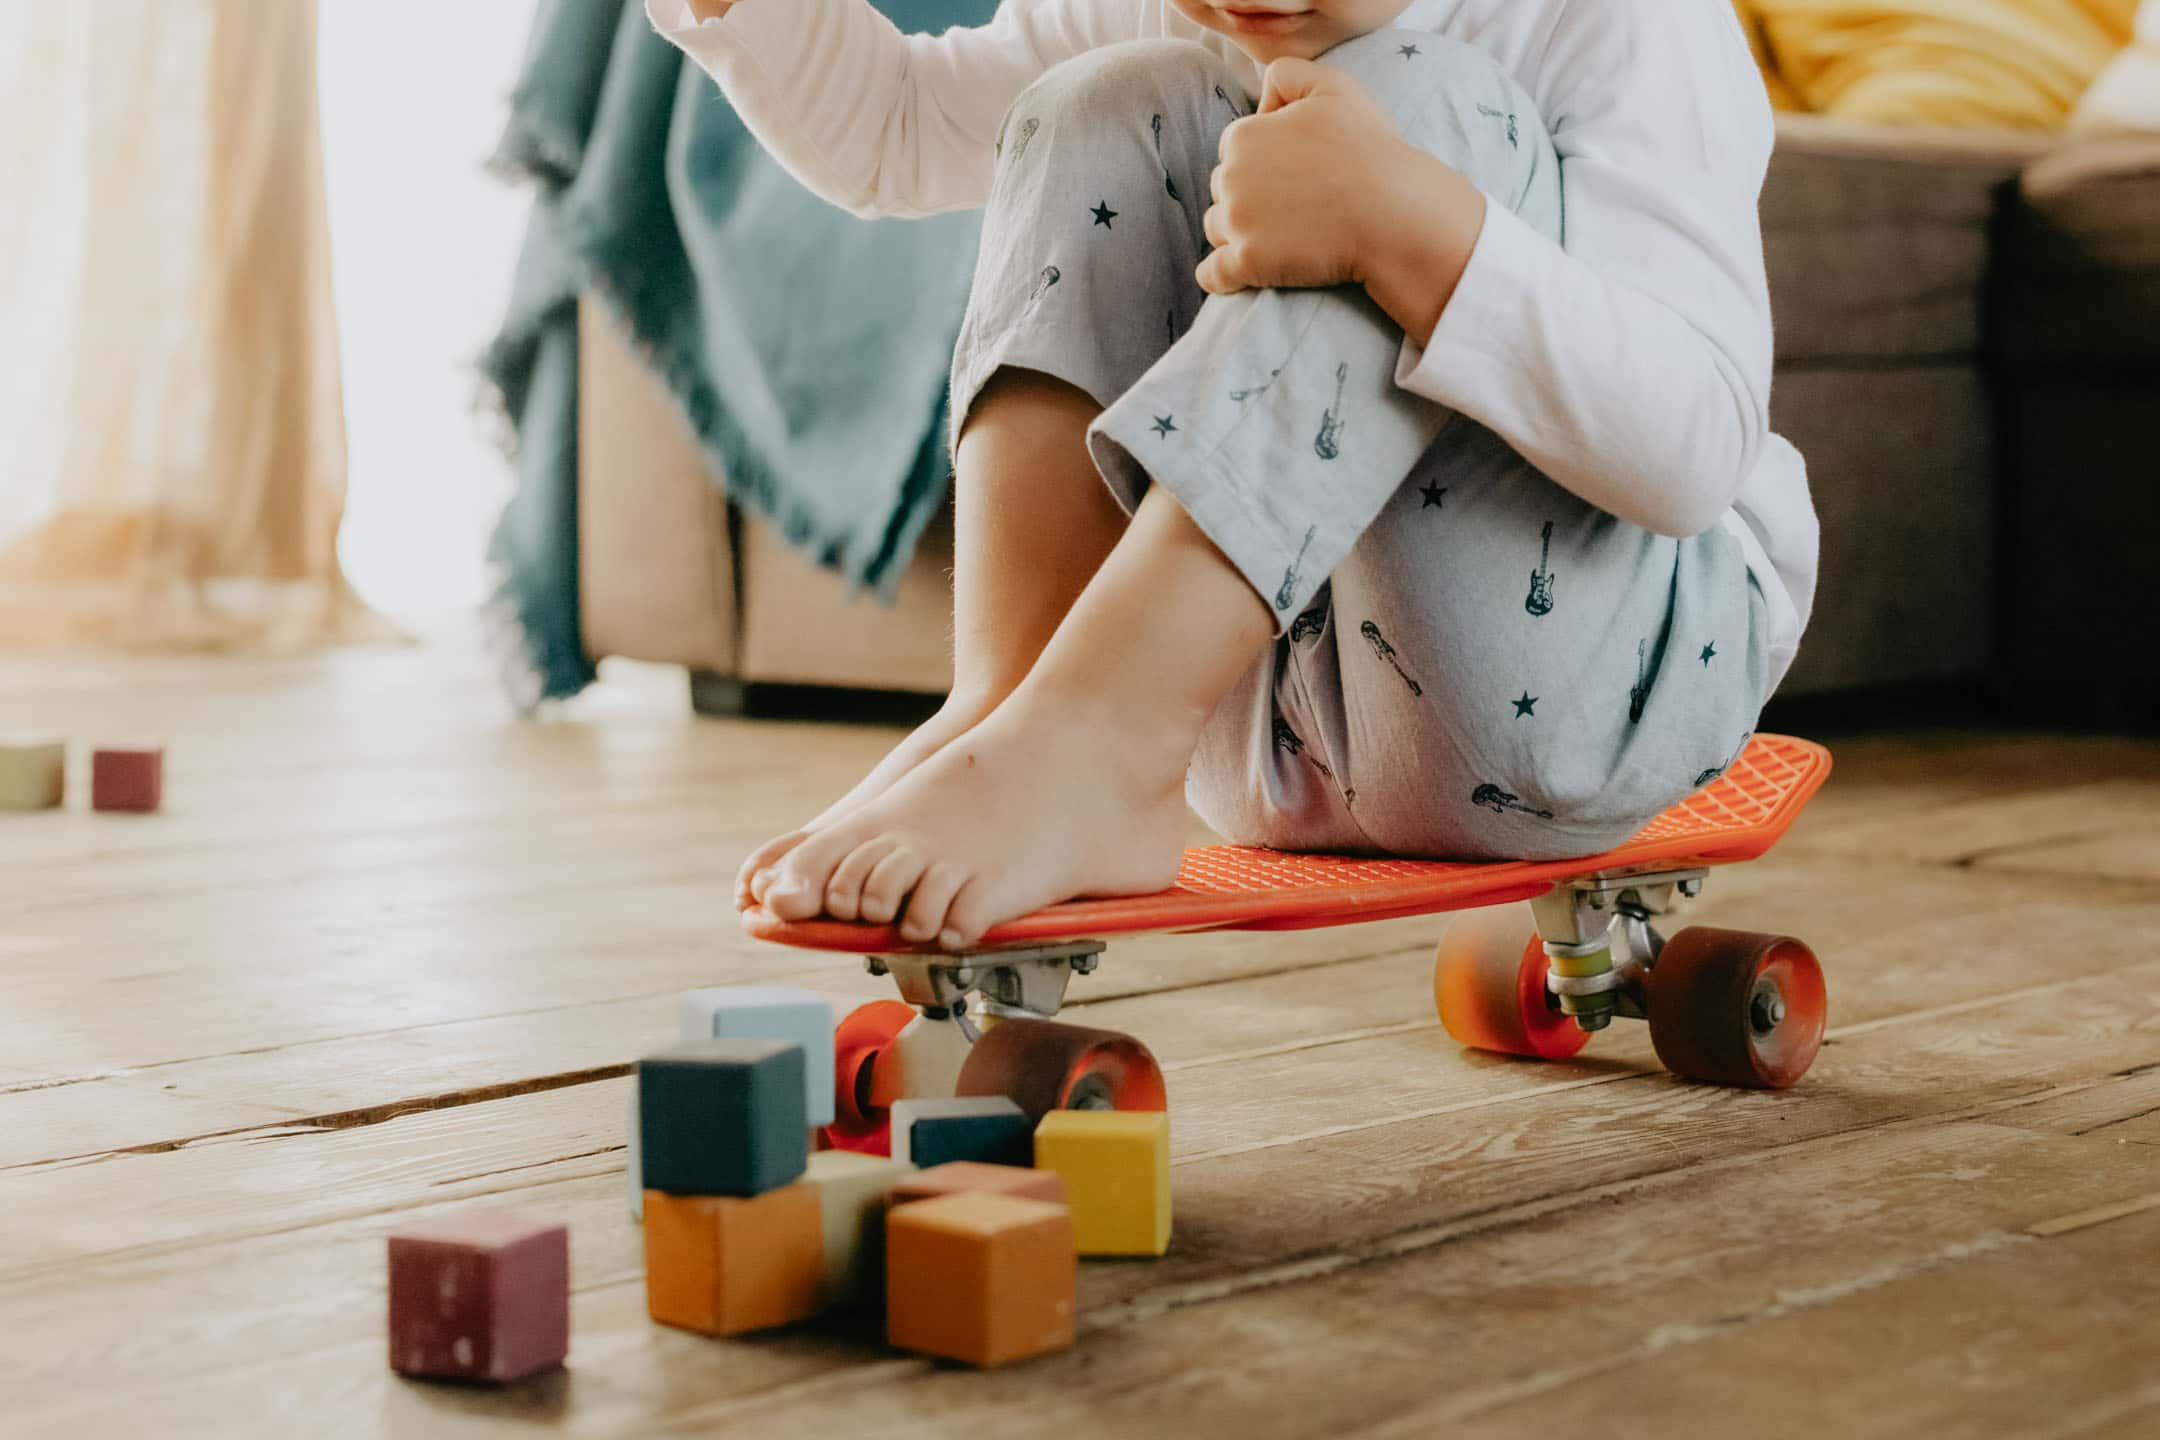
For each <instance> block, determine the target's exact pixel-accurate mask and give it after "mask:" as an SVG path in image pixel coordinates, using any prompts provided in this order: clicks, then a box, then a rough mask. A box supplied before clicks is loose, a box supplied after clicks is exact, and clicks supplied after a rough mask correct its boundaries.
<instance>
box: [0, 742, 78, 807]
mask: <svg viewBox="0 0 2160 1440" xmlns="http://www.w3.org/2000/svg"><path fill="white" fill-rule="evenodd" d="M66 776H67V745H66V744H65V742H63V741H59V740H48V739H45V738H44V737H43V736H19V737H18V736H7V735H0V810H51V809H53V808H54V807H56V806H57V805H59V804H60V801H61V799H62V797H63V795H64V793H65V791H66V789H67V780H66Z"/></svg>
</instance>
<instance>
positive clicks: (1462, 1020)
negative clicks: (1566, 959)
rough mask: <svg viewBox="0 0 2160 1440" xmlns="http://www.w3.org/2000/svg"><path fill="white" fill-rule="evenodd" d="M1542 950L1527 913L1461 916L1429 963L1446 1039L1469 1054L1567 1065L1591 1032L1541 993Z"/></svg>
mask: <svg viewBox="0 0 2160 1440" xmlns="http://www.w3.org/2000/svg"><path fill="white" fill-rule="evenodd" d="M1547 964H1548V962H1547V960H1546V958H1545V946H1544V944H1543V943H1542V942H1541V941H1540V940H1539V939H1538V933H1537V926H1536V925H1534V924H1533V923H1532V922H1531V920H1530V917H1529V913H1528V911H1527V909H1526V907H1524V906H1521V905H1510V906H1506V907H1504V908H1502V909H1498V910H1487V911H1482V912H1480V913H1478V914H1474V915H1466V916H1464V917H1463V918H1462V919H1460V920H1457V921H1456V922H1455V923H1454V924H1453V925H1451V926H1449V927H1448V932H1447V934H1446V935H1445V936H1443V937H1442V938H1441V941H1440V949H1439V952H1438V953H1437V954H1436V955H1435V956H1434V959H1433V1006H1434V1008H1435V1009H1437V1010H1438V1011H1439V1012H1440V1023H1441V1024H1442V1025H1444V1026H1446V1027H1447V1032H1448V1034H1450V1035H1452V1036H1454V1037H1455V1039H1456V1040H1457V1041H1458V1042H1460V1043H1461V1044H1464V1045H1467V1046H1469V1047H1470V1048H1471V1049H1473V1050H1495V1051H1498V1052H1499V1053H1500V1054H1503V1055H1526V1056H1529V1057H1530V1058H1532V1059H1535V1060H1565V1059H1567V1058H1568V1057H1569V1056H1571V1055H1573V1054H1575V1053H1576V1052H1577V1051H1578V1050H1581V1049H1582V1048H1583V1046H1585V1045H1587V1044H1589V1043H1590V1034H1589V1032H1588V1031H1586V1030H1584V1029H1583V1028H1582V1027H1581V1026H1580V1025H1577V1024H1576V1023H1575V1022H1574V1020H1572V1019H1571V1018H1569V1017H1568V1016H1567V1015H1564V1014H1562V1013H1561V1012H1560V1009H1559V1008H1558V1007H1557V1006H1556V1005H1555V1004H1554V1003H1553V1001H1552V997H1551V994H1550V992H1548V991H1547V990H1546V988H1545V975H1546V969H1547Z"/></svg>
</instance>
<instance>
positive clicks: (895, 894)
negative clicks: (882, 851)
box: [858, 845, 930, 925]
mask: <svg viewBox="0 0 2160 1440" xmlns="http://www.w3.org/2000/svg"><path fill="white" fill-rule="evenodd" d="M929 865H930V862H929V861H928V860H927V859H926V858H924V856H923V855H922V853H921V852H920V851H917V850H911V849H909V848H908V847H907V846H905V845H895V846H894V847H893V849H892V853H891V854H889V855H887V856H886V857H885V858H884V859H882V860H880V861H878V863H877V864H876V865H874V866H872V867H871V870H870V877H869V878H868V879H867V880H865V881H863V891H862V900H861V902H860V905H859V907H858V908H859V911H860V913H861V915H862V918H863V919H865V920H867V921H869V922H870V923H871V924H872V925H890V924H891V923H892V918H893V916H895V915H898V914H899V913H900V902H901V901H903V900H905V899H907V897H908V892H909V891H910V890H913V889H914V888H915V882H916V881H917V880H920V879H921V878H922V873H923V871H924V870H926V869H928V868H929Z"/></svg>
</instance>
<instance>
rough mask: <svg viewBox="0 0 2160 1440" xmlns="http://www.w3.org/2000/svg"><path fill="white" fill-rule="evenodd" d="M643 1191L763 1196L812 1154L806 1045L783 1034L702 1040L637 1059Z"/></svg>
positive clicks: (797, 1170) (794, 1176)
mask: <svg viewBox="0 0 2160 1440" xmlns="http://www.w3.org/2000/svg"><path fill="white" fill-rule="evenodd" d="M637 1090H638V1128H639V1130H640V1131H641V1132H642V1133H641V1135H640V1141H641V1143H640V1147H639V1149H640V1154H639V1156H638V1159H639V1162H640V1164H641V1165H642V1167H643V1169H644V1180H645V1188H646V1189H648V1190H665V1191H667V1192H668V1193H670V1194H673V1195H740V1196H750V1195H762V1194H764V1193H765V1192H766V1191H768V1190H777V1189H779V1188H780V1187H781V1186H782V1185H785V1184H787V1183H789V1182H790V1181H792V1180H795V1179H797V1178H798V1177H800V1176H801V1174H802V1173H803V1168H804V1166H805V1165H806V1164H807V1163H808V1162H809V1159H810V1124H809V1121H808V1120H807V1119H806V1118H805V1117H804V1114H803V1052H802V1047H801V1046H800V1045H791V1044H788V1043H786V1042H784V1041H780V1040H703V1041H700V1042H698V1043H697V1044H695V1045H681V1046H677V1047H676V1048H675V1049H673V1050H667V1051H663V1052H662V1053H660V1054H658V1055H649V1056H647V1057H646V1058H645V1059H643V1060H640V1061H639V1062H638V1076H637Z"/></svg>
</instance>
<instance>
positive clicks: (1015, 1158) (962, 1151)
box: [908, 1115, 1035, 1170]
mask: <svg viewBox="0 0 2160 1440" xmlns="http://www.w3.org/2000/svg"><path fill="white" fill-rule="evenodd" d="M908 1159H909V1161H910V1162H912V1163H913V1164H914V1165H916V1166H917V1167H919V1168H921V1169H924V1170H928V1169H930V1168H931V1167H932V1166H934V1165H943V1164H946V1163H947V1162H949V1161H953V1160H973V1161H975V1162H977V1163H978V1164H982V1165H1018V1166H1020V1167H1021V1168H1022V1169H1026V1168H1027V1167H1029V1166H1031V1165H1033V1164H1034V1163H1035V1127H1034V1126H1033V1125H1031V1124H1030V1123H1028V1118H1027V1116H1025V1115H924V1116H921V1117H920V1118H918V1119H917V1120H916V1121H915V1125H914V1128H913V1130H912V1131H910V1132H909V1144H908Z"/></svg>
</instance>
